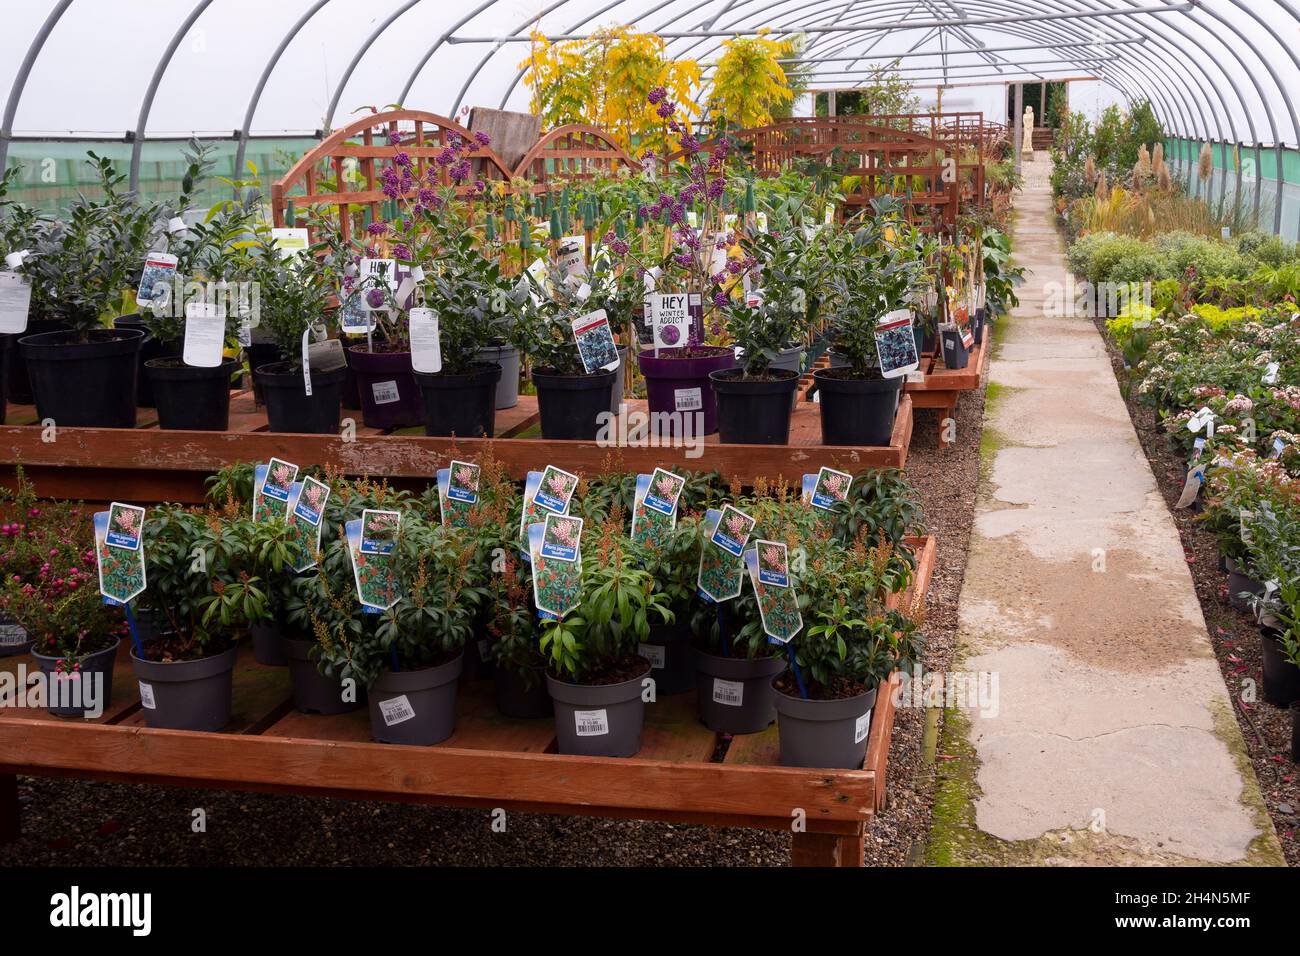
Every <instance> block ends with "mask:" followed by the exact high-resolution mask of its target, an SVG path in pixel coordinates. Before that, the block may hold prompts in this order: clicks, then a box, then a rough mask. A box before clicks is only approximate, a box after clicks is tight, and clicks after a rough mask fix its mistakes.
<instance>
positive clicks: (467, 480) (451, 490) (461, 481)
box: [447, 461, 479, 505]
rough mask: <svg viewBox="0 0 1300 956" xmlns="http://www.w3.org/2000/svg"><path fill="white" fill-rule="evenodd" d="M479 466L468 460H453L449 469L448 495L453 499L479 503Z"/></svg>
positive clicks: (467, 502)
mask: <svg viewBox="0 0 1300 956" xmlns="http://www.w3.org/2000/svg"><path fill="white" fill-rule="evenodd" d="M478 478H479V467H478V465H475V464H473V463H472V462H468V461H453V462H452V463H451V467H450V468H449V469H448V482H447V497H448V498H450V499H451V500H452V501H463V502H465V503H466V504H471V505H473V504H478Z"/></svg>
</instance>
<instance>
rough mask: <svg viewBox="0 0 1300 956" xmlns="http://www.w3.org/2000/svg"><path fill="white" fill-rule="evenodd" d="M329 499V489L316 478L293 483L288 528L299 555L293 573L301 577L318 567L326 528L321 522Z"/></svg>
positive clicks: (295, 559) (294, 562)
mask: <svg viewBox="0 0 1300 956" xmlns="http://www.w3.org/2000/svg"><path fill="white" fill-rule="evenodd" d="M329 496H330V489H329V485H326V484H323V483H322V482H319V481H317V480H316V479H315V478H304V479H303V480H302V481H295V482H294V483H293V494H292V495H290V497H289V519H288V522H287V525H288V530H289V539H290V544H291V545H292V546H293V548H294V550H295V552H296V557H295V558H294V561H293V570H294V571H295V572H297V573H299V574H301V573H302V572H303V571H306V570H308V569H309V568H314V567H315V566H316V554H317V552H319V551H320V539H321V532H322V531H323V530H324V528H325V523H324V521H323V520H322V519H323V517H324V513H325V503H326V502H327V501H329Z"/></svg>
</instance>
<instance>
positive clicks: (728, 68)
mask: <svg viewBox="0 0 1300 956" xmlns="http://www.w3.org/2000/svg"><path fill="white" fill-rule="evenodd" d="M798 52H799V49H798V45H797V44H796V43H795V42H794V41H792V40H773V39H772V38H771V37H768V36H764V35H763V34H759V35H758V36H752V37H736V38H734V39H731V40H726V41H724V42H723V44H722V56H721V57H719V58H718V68H717V69H716V70H715V71H714V73H713V89H712V90H711V91H710V92H709V111H710V113H712V115H713V117H714V119H715V121H721V120H726V121H727V122H729V123H732V124H735V125H738V126H742V127H749V126H764V125H766V124H768V123H770V122H772V110H773V109H775V108H777V107H778V106H780V105H783V104H786V103H789V102H790V101H792V100H793V99H794V90H792V89H791V88H790V81H789V78H788V76H787V75H786V71H785V68H784V67H783V66H782V65H781V60H783V59H789V58H792V57H794V56H795V55H796V54H797V53H798Z"/></svg>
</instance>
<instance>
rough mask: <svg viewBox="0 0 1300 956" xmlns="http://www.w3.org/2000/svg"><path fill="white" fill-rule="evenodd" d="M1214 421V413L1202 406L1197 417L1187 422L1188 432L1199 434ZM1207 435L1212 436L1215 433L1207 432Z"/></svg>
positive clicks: (1194, 416)
mask: <svg viewBox="0 0 1300 956" xmlns="http://www.w3.org/2000/svg"><path fill="white" fill-rule="evenodd" d="M1213 420H1214V412H1212V411H1210V410H1209V409H1208V408H1206V407H1204V406H1202V407H1201V409H1200V410H1199V411H1198V412H1197V413H1196V414H1195V415H1193V416H1192V417H1191V418H1189V419H1188V420H1187V430H1188V431H1189V432H1199V431H1200V430H1201V429H1202V428H1204V427H1206V425H1208V424H1209V423H1210V422H1212V421H1213ZM1206 434H1208V435H1211V436H1212V435H1213V434H1214V433H1213V432H1207V433H1206Z"/></svg>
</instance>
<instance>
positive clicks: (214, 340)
mask: <svg viewBox="0 0 1300 956" xmlns="http://www.w3.org/2000/svg"><path fill="white" fill-rule="evenodd" d="M225 345H226V315H225V310H224V309H223V308H221V307H220V306H219V305H218V304H217V303H216V302H187V303H186V304H185V346H184V349H183V350H182V353H181V357H182V358H183V359H184V360H185V364H186V365H193V366H194V367H195V368H216V367H217V366H218V365H220V364H221V350H222V349H223V348H225Z"/></svg>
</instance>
